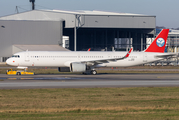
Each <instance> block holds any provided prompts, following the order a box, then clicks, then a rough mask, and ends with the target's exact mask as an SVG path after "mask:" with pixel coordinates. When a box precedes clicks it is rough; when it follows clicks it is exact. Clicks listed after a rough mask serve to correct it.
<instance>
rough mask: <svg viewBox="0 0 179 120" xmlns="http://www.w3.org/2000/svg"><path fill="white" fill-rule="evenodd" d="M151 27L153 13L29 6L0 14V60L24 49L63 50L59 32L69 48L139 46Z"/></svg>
mask: <svg viewBox="0 0 179 120" xmlns="http://www.w3.org/2000/svg"><path fill="white" fill-rule="evenodd" d="M155 27H156V17H155V16H148V15H141V14H129V13H115V12H103V11H62V10H33V11H27V12H23V13H19V14H14V15H9V16H4V17H1V18H0V42H1V44H0V51H1V52H0V61H5V59H6V58H7V57H10V56H11V55H12V54H14V53H16V52H19V51H24V50H32V51H33V50H67V49H64V48H63V47H61V46H63V44H64V43H63V42H64V40H62V38H63V36H67V37H68V38H69V45H68V49H69V50H75V51H76V50H77V51H81V50H87V49H88V48H92V49H93V50H102V49H105V48H106V49H108V50H111V49H112V48H114V49H115V50H126V49H128V48H130V47H134V50H143V49H145V46H146V38H150V37H151V38H152V37H153V36H155ZM66 44H68V42H67V43H66ZM37 46H38V47H37Z"/></svg>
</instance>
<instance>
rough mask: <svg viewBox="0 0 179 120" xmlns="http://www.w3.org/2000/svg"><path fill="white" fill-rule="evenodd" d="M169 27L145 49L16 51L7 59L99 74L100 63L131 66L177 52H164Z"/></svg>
mask: <svg viewBox="0 0 179 120" xmlns="http://www.w3.org/2000/svg"><path fill="white" fill-rule="evenodd" d="M168 32H169V29H163V30H162V31H161V32H160V33H159V35H158V36H157V37H156V38H155V40H154V41H153V42H152V43H151V45H150V46H149V47H148V48H147V49H146V50H144V51H141V52H134V51H133V48H131V49H130V51H129V52H116V51H110V52H109V51H103V52H102V51H100V52H99V51H28V50H27V51H23V52H19V53H16V54H14V55H13V56H12V57H10V58H9V59H7V61H6V63H7V64H8V65H11V66H16V67H17V68H21V69H25V68H28V67H30V66H34V67H42V66H44V67H58V70H59V72H82V73H84V74H93V75H95V74H97V71H96V70H95V68H97V67H128V66H136V65H141V64H145V63H150V62H155V61H159V60H162V59H165V58H167V57H173V56H176V53H164V50H165V45H166V42H167V37H168Z"/></svg>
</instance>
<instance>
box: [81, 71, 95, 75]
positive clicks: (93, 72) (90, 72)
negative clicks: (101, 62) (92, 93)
mask: <svg viewBox="0 0 179 120" xmlns="http://www.w3.org/2000/svg"><path fill="white" fill-rule="evenodd" d="M83 74H84V75H88V74H91V75H96V74H97V71H96V70H89V71H86V72H83Z"/></svg>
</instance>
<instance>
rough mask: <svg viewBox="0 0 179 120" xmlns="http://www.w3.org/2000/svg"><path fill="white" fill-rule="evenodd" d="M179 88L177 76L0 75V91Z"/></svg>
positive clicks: (178, 76) (178, 75)
mask: <svg viewBox="0 0 179 120" xmlns="http://www.w3.org/2000/svg"><path fill="white" fill-rule="evenodd" d="M157 86H179V74H98V75H81V74H59V75H34V76H30V75H28V76H8V75H3V74H2V75H0V89H31V88H85V87H157Z"/></svg>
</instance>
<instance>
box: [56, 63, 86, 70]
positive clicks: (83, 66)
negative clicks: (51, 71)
mask: <svg viewBox="0 0 179 120" xmlns="http://www.w3.org/2000/svg"><path fill="white" fill-rule="evenodd" d="M86 69H87V66H86V64H83V63H71V64H70V67H59V68H58V71H59V72H85V71H86Z"/></svg>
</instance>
